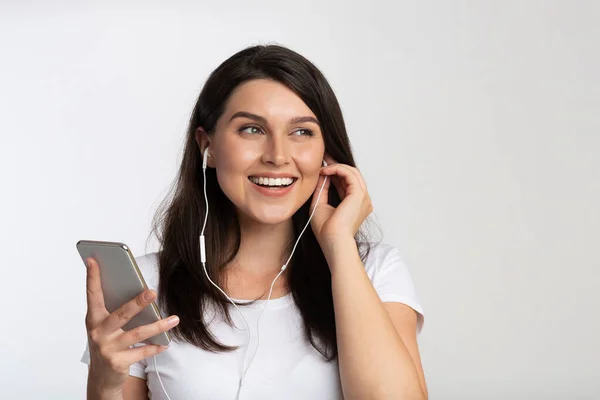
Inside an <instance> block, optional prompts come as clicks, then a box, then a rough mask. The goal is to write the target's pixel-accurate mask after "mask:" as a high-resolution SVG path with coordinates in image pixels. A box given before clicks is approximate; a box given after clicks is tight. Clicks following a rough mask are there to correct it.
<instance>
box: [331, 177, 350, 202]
mask: <svg viewBox="0 0 600 400" xmlns="http://www.w3.org/2000/svg"><path fill="white" fill-rule="evenodd" d="M330 179H331V183H332V184H333V186H334V187H335V190H336V191H337V193H338V195H339V197H340V200H344V197H346V185H345V184H344V183H343V182H342V181H340V178H338V177H337V176H335V175H334V176H331V177H330Z"/></svg>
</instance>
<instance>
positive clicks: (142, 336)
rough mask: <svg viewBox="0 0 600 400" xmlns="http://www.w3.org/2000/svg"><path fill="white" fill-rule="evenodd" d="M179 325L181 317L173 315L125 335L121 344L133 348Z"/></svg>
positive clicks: (127, 332)
mask: <svg viewBox="0 0 600 400" xmlns="http://www.w3.org/2000/svg"><path fill="white" fill-rule="evenodd" d="M177 324H179V317H178V316H176V315H171V316H170V317H169V318H165V319H161V320H160V321H156V322H153V323H151V324H148V325H142V326H139V327H137V328H134V329H131V330H129V331H126V332H124V333H123V335H122V337H121V344H122V345H123V346H124V347H129V346H133V345H134V344H136V343H141V342H143V341H144V340H146V339H148V338H151V337H153V336H156V335H158V334H159V333H163V332H166V331H168V330H169V329H172V328H173V327H175V326H177Z"/></svg>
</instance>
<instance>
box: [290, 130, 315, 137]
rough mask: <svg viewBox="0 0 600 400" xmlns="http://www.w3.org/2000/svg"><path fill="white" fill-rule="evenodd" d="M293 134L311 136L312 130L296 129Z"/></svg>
mask: <svg viewBox="0 0 600 400" xmlns="http://www.w3.org/2000/svg"><path fill="white" fill-rule="evenodd" d="M294 134H295V135H299V136H312V135H313V132H312V131H311V130H310V129H298V130H297V131H294Z"/></svg>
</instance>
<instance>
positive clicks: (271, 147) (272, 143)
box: [262, 137, 290, 166]
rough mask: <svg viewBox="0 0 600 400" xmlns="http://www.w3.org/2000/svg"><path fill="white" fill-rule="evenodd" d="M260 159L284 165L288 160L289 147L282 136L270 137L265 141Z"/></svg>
mask: <svg viewBox="0 0 600 400" xmlns="http://www.w3.org/2000/svg"><path fill="white" fill-rule="evenodd" d="M262 161H263V162H265V163H268V164H273V165H276V166H280V165H285V164H287V163H289V161H290V154H289V149H288V146H287V144H286V141H285V139H284V138H282V137H271V138H269V139H268V140H267V142H266V143H265V149H264V151H263V156H262Z"/></svg>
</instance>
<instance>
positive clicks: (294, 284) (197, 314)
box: [152, 45, 369, 361]
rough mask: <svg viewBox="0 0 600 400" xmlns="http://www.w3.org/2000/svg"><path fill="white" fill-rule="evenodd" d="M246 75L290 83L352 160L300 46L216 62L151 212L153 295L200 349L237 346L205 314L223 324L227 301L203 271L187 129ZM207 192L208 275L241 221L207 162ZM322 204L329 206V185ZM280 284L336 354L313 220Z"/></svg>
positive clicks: (336, 148) (217, 113)
mask: <svg viewBox="0 0 600 400" xmlns="http://www.w3.org/2000/svg"><path fill="white" fill-rule="evenodd" d="M253 79H270V80H273V81H276V82H279V83H281V84H283V85H285V86H287V87H288V88H289V89H291V90H292V91H293V92H295V93H296V94H297V95H298V96H299V97H300V98H301V99H302V100H303V101H304V103H305V104H306V105H307V106H308V107H309V108H310V109H311V110H312V112H313V113H314V114H315V115H316V116H317V119H318V120H319V122H320V124H321V129H322V132H323V138H324V141H325V151H326V152H327V153H328V154H330V155H331V156H332V157H333V158H334V159H335V160H337V161H338V162H340V163H343V164H348V165H352V166H355V162H354V157H353V155H352V151H351V147H350V142H349V139H348V135H347V133H346V127H345V124H344V119H343V117H342V112H341V109H340V106H339V104H338V101H337V99H336V97H335V94H334V92H333V90H332V89H331V87H330V86H329V84H328V82H327V80H326V79H325V77H324V76H323V74H322V73H321V72H320V71H319V70H318V69H317V67H315V66H314V65H313V64H312V63H311V62H310V61H308V60H307V59H306V58H304V57H303V56H301V55H300V54H298V53H296V52H294V51H292V50H290V49H288V48H285V47H282V46H279V45H267V46H253V47H249V48H246V49H244V50H242V51H240V52H238V53H236V54H234V55H233V56H231V57H230V58H229V59H227V60H226V61H225V62H223V63H222V64H221V65H220V66H219V67H217V69H216V70H214V71H213V72H212V73H211V75H210V76H209V78H208V80H207V81H206V83H205V85H204V87H203V88H202V90H201V93H200V95H199V97H198V100H197V102H196V105H195V107H194V110H193V112H192V115H191V118H190V123H189V127H188V130H187V138H186V142H185V148H184V150H183V158H182V162H181V166H180V168H179V172H178V176H177V178H176V180H175V182H174V184H173V187H172V188H171V192H170V194H171V196H167V198H166V199H165V200H164V201H163V202H162V203H161V205H160V207H159V209H158V211H157V213H156V215H155V217H154V220H153V230H152V232H154V233H155V234H156V237H157V239H158V241H159V244H160V250H159V256H158V263H159V286H158V300H159V302H160V304H161V308H163V309H164V311H165V312H166V313H167V314H177V315H178V316H179V318H180V323H179V325H178V326H176V327H175V328H173V329H172V330H171V334H172V335H173V337H174V338H176V339H179V340H181V341H185V342H188V343H190V344H192V345H194V346H197V347H199V348H202V349H205V350H208V351H213V352H218V351H229V350H232V349H234V348H235V347H230V346H226V345H224V344H222V343H220V342H219V340H218V338H216V337H214V336H213V335H212V333H211V331H210V330H209V328H208V326H207V323H206V322H205V319H204V318H203V315H204V313H205V312H206V311H207V310H208V307H209V306H213V305H215V306H216V307H215V309H216V310H217V311H218V312H219V314H220V315H221V316H222V317H223V318H224V320H225V321H227V322H228V323H229V324H230V325H231V324H232V320H231V317H230V315H229V310H228V304H229V302H228V301H227V299H226V298H225V296H223V295H222V294H221V293H220V292H219V291H218V290H217V289H216V288H215V287H214V286H212V285H211V283H210V282H209V281H208V279H206V276H205V275H204V271H203V267H202V264H201V262H200V249H199V240H198V237H199V235H200V232H201V229H202V225H203V222H204V215H205V212H206V207H205V204H204V193H203V184H204V178H203V175H202V154H201V153H200V150H199V148H198V145H197V142H196V140H195V132H196V130H197V128H198V127H202V128H203V129H204V130H205V131H206V132H209V133H210V132H212V131H213V130H214V128H215V126H216V124H217V121H218V119H219V118H220V117H221V115H222V114H223V112H224V109H225V106H226V103H227V100H228V99H229V97H230V96H231V93H232V92H233V91H234V89H236V88H237V87H238V86H239V85H240V84H242V83H244V82H247V81H249V80H253ZM206 191H207V195H208V202H209V208H210V213H209V216H208V221H207V225H206V230H205V232H207V234H206V253H207V262H206V267H207V271H208V274H209V275H210V277H211V279H212V280H213V281H216V282H219V281H220V279H219V277H220V276H221V271H222V270H223V268H225V266H226V265H227V264H228V263H229V262H230V261H232V259H233V258H234V257H235V255H236V254H237V251H238V250H239V246H240V239H241V238H240V227H239V221H238V219H237V216H236V212H235V206H234V205H233V203H232V202H231V201H230V200H229V199H228V198H227V196H226V195H225V194H224V193H223V191H222V190H221V188H220V186H219V184H218V182H217V178H216V173H215V170H214V169H207V170H206ZM328 201H329V204H331V205H333V206H337V205H338V204H339V203H340V198H339V196H338V194H337V192H336V191H335V190H331V191H330V193H329V194H328ZM310 202H311V199H310V198H309V199H308V200H307V202H306V203H305V204H304V205H302V206H301V207H300V209H299V210H298V211H297V212H296V213H295V214H294V216H293V217H292V220H293V226H294V235H295V238H294V241H295V239H297V237H298V235H299V234H300V232H301V230H302V228H303V227H304V225H305V224H306V222H307V221H308V217H309V207H310ZM366 238H367V237H366V234H365V233H364V232H363V231H359V232H358V233H357V235H356V237H355V241H356V243H357V246H359V248H360V249H361V257H362V259H363V261H364V259H365V257H366V256H367V254H368V251H369V242H368V241H367V240H366ZM288 271H289V272H288V274H289V275H288V286H289V290H290V291H291V293H292V295H293V299H294V302H295V305H296V306H297V308H298V309H299V311H300V313H301V315H302V318H303V321H304V333H305V335H306V338H307V339H308V340H309V341H310V343H311V344H312V345H313V346H314V348H315V349H316V350H317V351H319V352H320V353H321V354H322V355H323V356H324V357H325V358H326V359H327V360H329V361H330V360H333V359H334V358H336V357H337V341H336V329H335V318H334V309H333V297H332V292H331V274H330V271H329V267H328V265H327V261H326V259H325V257H324V255H323V252H322V250H321V248H320V246H319V244H318V242H317V240H316V238H315V235H314V233H313V231H312V229H307V230H306V231H305V232H304V235H303V236H302V239H301V240H300V243H299V245H298V248H297V249H296V252H295V253H294V257H293V260H292V261H291V262H290V265H289V266H288Z"/></svg>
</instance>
